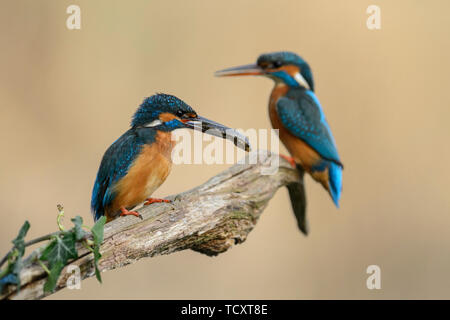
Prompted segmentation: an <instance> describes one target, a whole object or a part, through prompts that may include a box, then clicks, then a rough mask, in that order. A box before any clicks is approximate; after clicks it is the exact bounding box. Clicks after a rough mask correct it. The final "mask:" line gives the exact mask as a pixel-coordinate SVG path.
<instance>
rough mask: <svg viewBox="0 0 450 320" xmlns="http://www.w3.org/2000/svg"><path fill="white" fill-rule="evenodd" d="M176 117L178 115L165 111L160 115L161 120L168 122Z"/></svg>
mask: <svg viewBox="0 0 450 320" xmlns="http://www.w3.org/2000/svg"><path fill="white" fill-rule="evenodd" d="M176 118H178V117H177V116H175V115H173V114H171V113H169V112H163V113H161V114H160V115H159V120H161V122H167V121H170V120H173V119H176Z"/></svg>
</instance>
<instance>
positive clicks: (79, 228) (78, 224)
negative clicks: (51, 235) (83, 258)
mask: <svg viewBox="0 0 450 320" xmlns="http://www.w3.org/2000/svg"><path fill="white" fill-rule="evenodd" d="M71 221H72V222H73V224H74V225H75V226H74V227H73V230H74V232H75V238H76V240H77V241H80V240H81V239H83V238H84V236H85V235H86V232H85V231H84V230H83V218H81V217H80V216H76V217H75V218H73V219H71Z"/></svg>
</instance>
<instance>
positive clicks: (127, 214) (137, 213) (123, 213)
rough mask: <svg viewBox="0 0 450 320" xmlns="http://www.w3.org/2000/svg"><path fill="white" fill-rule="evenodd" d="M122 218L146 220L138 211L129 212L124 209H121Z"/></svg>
mask: <svg viewBox="0 0 450 320" xmlns="http://www.w3.org/2000/svg"><path fill="white" fill-rule="evenodd" d="M120 216H121V217H122V216H135V217H137V218H140V219H141V220H144V218H143V217H142V215H141V214H140V213H139V212H137V211H128V210H127V209H125V208H124V207H122V208H120Z"/></svg>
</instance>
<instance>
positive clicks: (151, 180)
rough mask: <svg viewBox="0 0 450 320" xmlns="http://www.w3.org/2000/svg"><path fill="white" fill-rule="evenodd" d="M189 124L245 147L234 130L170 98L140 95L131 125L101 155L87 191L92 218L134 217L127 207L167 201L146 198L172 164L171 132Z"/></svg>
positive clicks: (241, 137) (166, 173)
mask: <svg viewBox="0 0 450 320" xmlns="http://www.w3.org/2000/svg"><path fill="white" fill-rule="evenodd" d="M182 128H189V129H195V130H200V131H202V132H206V133H208V134H211V135H214V136H218V137H221V138H226V139H229V140H232V141H233V142H234V144H235V145H236V146H238V147H240V148H242V149H244V150H246V151H249V149H250V145H249V143H248V139H247V138H246V137H244V136H242V135H241V134H240V133H238V132H237V131H235V130H233V129H230V128H227V127H225V126H223V125H221V124H219V123H217V122H214V121H211V120H208V119H206V118H203V117H201V116H198V115H197V113H196V112H195V111H194V110H193V109H192V108H191V107H190V106H189V105H187V104H186V103H184V102H183V101H181V100H180V99H178V98H177V97H175V96H172V95H167V94H156V95H153V96H151V97H148V98H146V99H144V101H143V102H142V104H141V105H140V106H139V108H138V109H137V111H136V113H135V114H134V116H133V118H132V121H131V128H130V129H129V130H128V131H126V132H125V133H124V134H123V135H122V136H121V137H120V138H119V139H117V140H116V141H115V142H114V143H113V144H112V145H111V146H110V147H109V148H108V150H106V152H105V154H104V155H103V159H102V162H101V164H100V168H99V170H98V173H97V179H96V181H95V184H94V189H93V192H92V200H91V208H92V213H93V215H94V220H97V219H99V218H100V217H101V216H106V218H107V221H111V220H113V219H115V218H117V217H118V216H124V215H134V216H137V217H140V218H142V217H141V216H140V215H139V213H138V212H136V211H129V210H131V209H132V208H134V207H135V206H136V205H138V204H139V203H142V202H143V201H145V200H147V201H146V202H145V203H144V204H145V205H149V204H151V203H155V202H170V201H169V200H163V199H155V198H150V195H151V194H152V193H153V192H154V191H155V190H156V189H157V188H158V187H159V186H160V185H161V184H162V183H163V182H164V180H166V178H167V176H168V174H169V172H170V169H171V165H172V161H171V152H172V149H173V147H174V146H175V142H174V141H173V140H172V138H171V132H172V131H173V130H176V129H182Z"/></svg>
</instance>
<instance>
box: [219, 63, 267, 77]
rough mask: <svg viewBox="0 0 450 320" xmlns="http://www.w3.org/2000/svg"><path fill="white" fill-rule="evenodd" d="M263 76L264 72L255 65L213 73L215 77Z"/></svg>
mask: <svg viewBox="0 0 450 320" xmlns="http://www.w3.org/2000/svg"><path fill="white" fill-rule="evenodd" d="M264 74H265V72H264V70H263V69H262V68H261V67H260V66H258V65H257V64H247V65H245V66H240V67H234V68H229V69H224V70H220V71H216V72H215V73H214V75H215V76H216V77H231V76H259V75H264Z"/></svg>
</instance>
